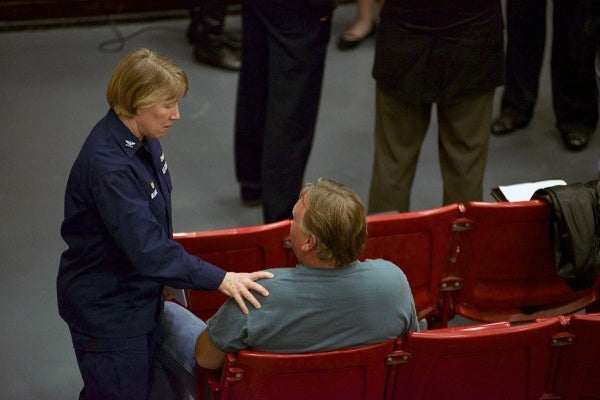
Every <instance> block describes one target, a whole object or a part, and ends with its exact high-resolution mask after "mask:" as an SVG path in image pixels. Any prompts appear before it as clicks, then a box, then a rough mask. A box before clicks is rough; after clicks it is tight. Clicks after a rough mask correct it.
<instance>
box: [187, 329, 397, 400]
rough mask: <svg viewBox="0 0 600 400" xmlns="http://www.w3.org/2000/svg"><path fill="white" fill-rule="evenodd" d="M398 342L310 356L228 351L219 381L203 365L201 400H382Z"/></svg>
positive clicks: (199, 379) (200, 371) (199, 374)
mask: <svg viewBox="0 0 600 400" xmlns="http://www.w3.org/2000/svg"><path fill="white" fill-rule="evenodd" d="M394 342H395V340H393V339H392V340H389V341H387V342H384V343H379V344H374V345H369V346H365V347H358V348H351V349H342V350H332V351H326V352H319V353H305V354H274V353H265V352H258V351H250V350H242V351H240V352H239V353H237V354H235V353H228V354H227V359H226V363H225V365H224V366H223V370H222V373H221V377H220V381H219V384H218V385H215V384H214V380H213V384H212V385H210V384H207V379H208V380H210V379H214V375H213V374H212V371H206V370H203V369H201V368H198V374H197V375H198V379H197V382H198V385H199V387H198V393H199V397H200V399H203V398H211V397H210V396H212V398H214V399H221V400H238V399H239V400H255V399H256V400H259V399H260V400H263V399H269V400H292V399H310V400H331V399H344V400H370V399H373V400H375V399H377V400H380V399H383V396H384V392H385V384H386V378H387V371H388V366H387V365H386V357H387V356H388V355H389V354H390V353H391V352H392V351H393V349H394Z"/></svg>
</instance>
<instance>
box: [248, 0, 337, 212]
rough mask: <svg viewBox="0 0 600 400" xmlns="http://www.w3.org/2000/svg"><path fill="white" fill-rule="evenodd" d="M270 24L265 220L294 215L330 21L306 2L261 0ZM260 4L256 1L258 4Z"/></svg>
mask: <svg viewBox="0 0 600 400" xmlns="http://www.w3.org/2000/svg"><path fill="white" fill-rule="evenodd" d="M256 3H258V4H260V6H258V7H259V8H260V11H259V12H260V13H261V15H262V17H263V22H264V23H266V24H268V25H269V26H268V32H269V33H268V41H269V66H268V93H267V107H266V117H265V130H264V148H263V168H262V189H263V197H262V200H263V212H264V220H265V222H266V223H269V222H275V221H279V220H283V219H289V218H291V217H292V208H293V207H294V204H295V203H296V201H297V199H298V195H299V192H300V189H301V187H302V184H303V177H304V171H305V168H306V164H307V162H308V157H309V155H310V150H311V147H312V142H313V136H314V132H315V126H316V122H317V115H318V110H319V102H320V97H321V87H322V82H323V72H324V67H325V55H326V51H327V44H328V41H329V37H330V33H331V20H327V21H321V20H320V19H319V17H318V15H317V13H315V12H314V11H313V10H312V9H311V8H310V7H309V6H308V5H307V2H304V1H297V0H286V1H281V2H277V1H257V2H256ZM256 3H255V4H256Z"/></svg>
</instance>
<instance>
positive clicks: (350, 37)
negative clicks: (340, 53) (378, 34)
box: [337, 24, 375, 50]
mask: <svg viewBox="0 0 600 400" xmlns="http://www.w3.org/2000/svg"><path fill="white" fill-rule="evenodd" d="M373 35H375V24H373V27H372V28H371V30H370V31H369V32H368V33H367V34H366V35H364V36H357V35H355V34H353V33H352V32H344V33H343V34H342V36H340V38H339V39H338V42H337V48H338V49H339V50H351V49H353V48H355V47H356V46H358V45H359V44H361V43H362V42H363V41H364V40H365V39H366V38H368V37H370V36H373Z"/></svg>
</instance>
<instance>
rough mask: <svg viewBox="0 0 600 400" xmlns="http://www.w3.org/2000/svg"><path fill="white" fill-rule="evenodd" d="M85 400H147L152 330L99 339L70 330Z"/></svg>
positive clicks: (151, 366) (152, 356) (153, 342)
mask: <svg viewBox="0 0 600 400" xmlns="http://www.w3.org/2000/svg"><path fill="white" fill-rule="evenodd" d="M71 337H72V339H73V346H74V348H75V355H76V356H77V364H78V365H79V370H80V372H81V376H82V378H83V383H84V388H83V390H82V391H81V394H80V396H79V398H80V399H85V400H147V399H148V396H149V393H150V388H151V387H152V380H153V364H154V353H155V349H156V337H155V331H153V332H151V333H150V334H148V335H142V336H136V337H130V338H114V339H101V338H94V337H91V336H87V335H83V334H80V333H78V332H75V331H71Z"/></svg>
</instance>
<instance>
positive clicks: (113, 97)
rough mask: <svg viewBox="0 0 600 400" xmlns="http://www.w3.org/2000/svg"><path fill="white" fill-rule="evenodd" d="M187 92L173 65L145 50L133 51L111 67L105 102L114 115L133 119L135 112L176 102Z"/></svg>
mask: <svg viewBox="0 0 600 400" xmlns="http://www.w3.org/2000/svg"><path fill="white" fill-rule="evenodd" d="M187 90H188V79H187V76H186V74H185V72H183V70H182V69H181V68H179V67H178V66H177V65H176V64H175V63H174V62H173V61H171V60H170V59H168V58H167V57H164V56H161V55H159V54H157V53H155V52H153V51H151V50H148V49H136V50H133V51H132V52H131V53H129V54H128V55H126V56H125V58H123V59H122V60H121V61H120V62H119V64H118V65H117V66H116V67H115V70H114V71H113V74H112V76H111V78H110V82H109V84H108V89H107V91H106V99H107V100H108V104H109V105H110V107H111V108H112V109H113V110H114V112H115V113H116V114H117V115H120V116H124V117H133V116H134V115H135V114H136V113H137V111H138V110H139V109H141V108H148V107H151V106H152V105H153V104H155V103H157V102H159V101H167V100H178V99H179V98H181V97H183V96H184V95H185V94H186V93H187Z"/></svg>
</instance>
